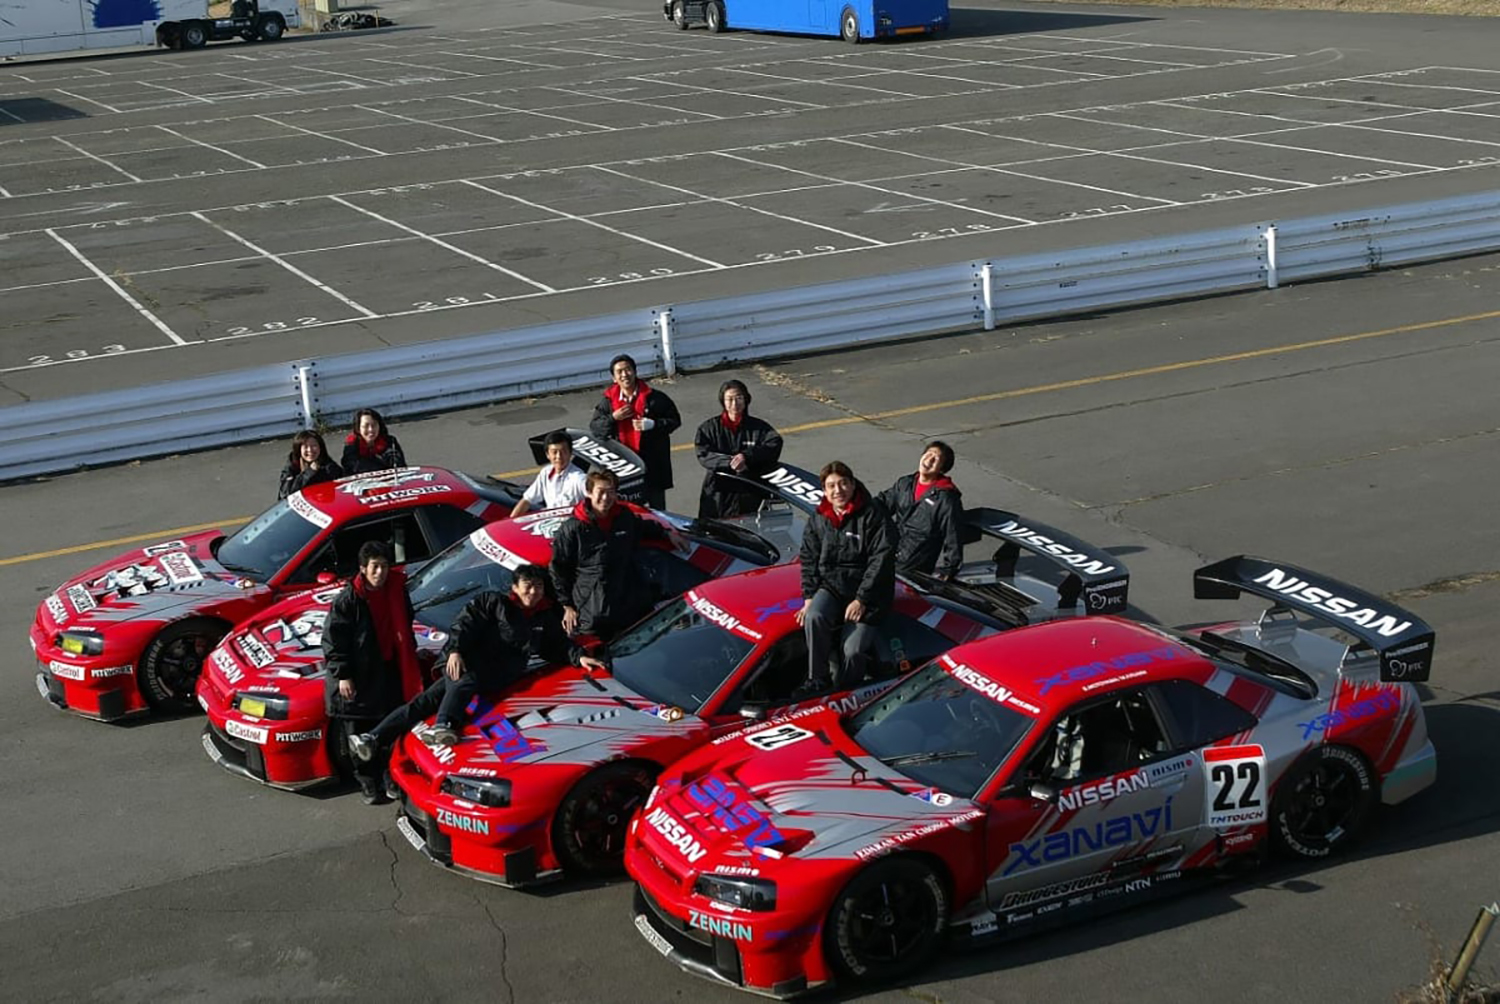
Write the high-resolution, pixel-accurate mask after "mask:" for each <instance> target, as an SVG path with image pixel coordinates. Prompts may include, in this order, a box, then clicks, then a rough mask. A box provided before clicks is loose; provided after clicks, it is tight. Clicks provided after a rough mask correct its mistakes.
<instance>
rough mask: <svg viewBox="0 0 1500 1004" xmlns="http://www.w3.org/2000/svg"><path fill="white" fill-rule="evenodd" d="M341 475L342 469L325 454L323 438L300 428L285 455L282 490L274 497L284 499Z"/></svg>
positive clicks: (309, 430)
mask: <svg viewBox="0 0 1500 1004" xmlns="http://www.w3.org/2000/svg"><path fill="white" fill-rule="evenodd" d="M343 476H344V469H343V468H342V467H340V466H339V465H338V464H337V463H336V462H334V459H333V458H332V457H330V456H329V455H328V446H327V444H325V443H324V442H323V437H322V436H321V435H319V434H318V433H316V432H314V431H313V430H312V429H303V430H302V431H301V432H299V433H297V434H296V435H295V436H293V437H292V451H291V452H290V453H288V454H287V457H286V466H285V467H283V468H282V469H281V487H280V488H279V489H278V490H277V494H276V497H277V498H279V499H284V498H286V497H287V496H288V495H290V494H292V492H300V491H301V490H302V489H304V488H306V487H307V486H308V485H315V484H317V483H318V482H320V481H336V480H337V479H339V478H341V477H343Z"/></svg>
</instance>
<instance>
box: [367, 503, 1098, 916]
mask: <svg viewBox="0 0 1500 1004" xmlns="http://www.w3.org/2000/svg"><path fill="white" fill-rule="evenodd" d="M1004 515H1009V514H1004ZM1030 527H1031V530H1032V531H1035V532H1037V533H1038V534H1040V532H1041V531H1045V530H1046V529H1047V528H1045V527H1040V526H1039V525H1037V524H1031V525H1030ZM988 529H989V528H988V527H987V526H985V527H982V528H981V532H987V531H988ZM1063 538H1065V539H1067V540H1069V541H1070V542H1072V544H1073V545H1076V546H1072V547H1070V548H1069V549H1066V551H1067V557H1064V556H1063V555H1062V554H1060V553H1058V552H1056V551H1053V552H1048V551H1047V550H1045V548H1043V547H1042V546H1040V545H1038V544H1037V543H1036V542H1035V541H1034V540H1032V541H1027V542H1026V543H1025V544H1024V546H1026V547H1027V548H1028V549H1031V550H1033V551H1036V552H1038V553H1040V554H1042V555H1043V557H1044V558H1045V560H1046V562H1047V563H1048V565H1049V568H1050V569H1051V570H1053V571H1056V572H1058V573H1059V574H1058V575H1055V576H1052V578H1061V580H1062V581H1061V582H1060V583H1057V584H1056V585H1055V586H1054V585H1053V584H1051V583H1050V582H1049V581H1048V580H1047V579H1045V578H1042V577H1035V576H1032V575H1030V574H1027V573H1022V574H1016V573H1015V569H1014V567H1013V565H1014V562H1011V563H1009V564H1003V565H1002V570H1003V571H1004V572H1005V577H1004V579H1003V580H1001V581H996V582H992V583H988V584H977V585H976V584H949V583H942V582H938V581H936V580H924V581H923V582H922V583H921V586H920V588H919V587H918V586H916V585H913V584H908V583H903V584H902V585H900V586H899V587H898V589H897V594H896V602H895V607H894V609H893V610H892V611H891V612H890V613H889V614H888V615H887V616H886V617H885V618H884V621H883V623H882V624H881V625H880V634H881V657H880V661H881V663H882V666H881V671H880V672H878V673H877V674H875V677H874V678H873V679H871V680H869V681H863V682H861V684H860V685H859V686H858V687H857V688H855V689H853V690H852V691H846V692H842V693H836V694H831V695H823V696H821V697H817V698H814V699H811V700H808V701H804V702H802V703H800V704H794V703H793V702H792V699H791V695H792V692H793V691H794V690H795V689H796V688H797V686H798V685H799V684H800V683H802V682H803V680H804V679H805V678H806V676H807V645H806V639H805V635H804V633H803V630H802V628H801V627H799V626H798V625H797V622H796V612H797V610H798V609H799V608H800V607H801V606H802V595H801V570H800V568H799V567H797V566H796V565H789V566H788V565H783V566H778V567H775V568H767V569H762V570H759V571H753V572H746V573H745V574H743V575H737V576H734V577H733V578H727V579H726V578H721V579H715V580H713V581H709V582H704V583H702V584H700V585H697V586H696V587H695V588H693V589H692V590H690V591H688V592H687V593H686V595H685V596H683V597H682V598H680V599H677V600H675V601H672V602H669V603H666V604H664V605H662V606H661V607H659V608H658V609H657V610H656V611H655V612H654V613H652V614H651V615H649V616H648V617H647V618H646V619H644V620H642V621H641V622H640V623H638V624H636V625H635V626H634V627H632V628H630V629H628V630H627V631H626V632H624V633H623V634H622V635H620V636H619V637H618V638H616V639H615V640H614V641H613V642H612V643H611V644H610V646H609V650H608V656H609V659H610V660H611V670H610V671H609V672H593V673H590V672H587V671H585V670H582V669H578V668H573V667H557V668H553V669H550V670H546V671H543V672H538V673H534V674H532V675H530V676H529V677H527V678H525V679H523V680H521V681H519V682H517V683H516V684H514V685H512V687H511V688H510V689H508V690H507V691H505V692H504V693H502V694H500V695H496V696H494V697H484V698H481V699H479V700H478V701H476V703H475V705H474V706H473V707H471V709H470V711H471V718H470V722H469V724H468V727H467V729H466V730H465V732H464V733H463V735H462V737H461V741H460V742H459V743H458V745H456V746H453V747H443V746H436V745H431V744H429V743H428V742H427V741H426V735H427V731H426V726H423V727H419V728H418V729H415V730H413V731H412V732H411V733H410V734H408V735H407V736H405V737H404V738H403V739H402V741H401V742H400V743H398V744H397V747H396V750H395V753H394V755H393V757H392V759H391V776H392V777H393V778H394V779H395V781H396V783H397V784H398V785H399V786H400V788H401V789H402V792H403V794H404V797H403V799H402V816H401V818H400V819H399V820H398V825H399V827H400V829H401V831H402V833H403V834H404V835H405V836H406V838H407V839H408V840H409V841H410V842H411V843H412V845H413V846H415V847H416V848H417V849H418V850H420V851H421V852H422V853H423V854H425V855H426V856H427V857H428V858H430V859H431V860H432V861H434V862H436V863H438V864H441V865H444V866H447V867H451V868H453V869H454V870H456V871H460V872H463V873H465V874H467V875H471V876H473V877H475V878H480V879H483V880H486V881H490V882H495V883H498V884H502V885H507V886H527V885H532V884H534V883H537V882H541V881H544V880H547V879H551V878H555V877H558V876H560V875H561V874H562V873H564V872H571V873H573V874H574V875H585V876H587V875H608V874H613V873H616V872H618V870H619V867H620V854H621V851H622V847H623V841H624V830H625V823H626V820H627V819H628V818H629V817H630V814H631V813H632V812H633V811H634V810H635V808H636V807H638V806H639V805H640V803H641V801H642V799H644V797H645V795H646V792H647V791H648V790H649V789H650V788H651V785H652V784H653V782H654V779H655V776H656V774H657V772H658V771H660V770H661V769H662V767H663V766H664V765H666V764H668V763H671V762H672V761H673V760H676V759H677V758H679V757H681V756H683V755H684V754H686V753H688V752H690V751H691V750H693V749H695V748H697V747H700V746H704V745H706V744H711V743H713V742H715V741H716V737H718V736H722V735H724V734H726V733H728V732H731V731H733V730H734V729H736V728H739V727H742V726H743V725H744V724H745V722H746V720H747V718H748V719H752V720H753V719H759V718H765V717H767V716H768V715H774V716H776V717H778V718H780V717H783V716H785V715H787V714H789V713H795V712H796V711H797V710H798V709H800V708H803V707H813V708H821V707H824V706H832V707H836V708H839V709H852V708H854V707H856V706H857V705H859V704H860V703H861V702H863V701H865V700H867V699H869V698H870V697H872V696H874V695H875V694H878V693H880V692H881V691H883V690H885V689H886V688H888V687H889V686H890V685H891V683H892V682H893V681H894V680H895V679H896V677H897V676H898V675H899V674H900V673H902V672H904V671H905V670H907V669H909V668H910V667H911V666H913V665H918V664H920V663H922V662H925V661H927V660H928V659H930V658H932V657H933V656H935V655H936V654H938V653H939V652H942V651H945V650H947V649H949V648H952V647H953V646H954V645H957V644H959V643H961V642H964V641H967V640H969V639H972V638H976V637H979V636H981V635H983V634H988V633H993V632H996V631H1001V630H1004V629H1006V628H1010V627H1014V626H1016V625H1018V624H1025V623H1029V622H1033V621H1036V620H1039V619H1047V618H1051V617H1058V616H1077V615H1082V614H1084V613H1085V612H1087V611H1088V610H1090V609H1091V608H1092V606H1093V604H1091V603H1090V602H1087V601H1084V602H1080V599H1079V598H1080V595H1081V594H1082V595H1087V596H1089V597H1093V596H1103V597H1106V598H1108V600H1109V601H1110V603H1114V602H1115V601H1118V602H1119V603H1120V604H1121V605H1123V603H1124V601H1125V596H1126V588H1127V579H1126V574H1125V572H1124V570H1123V568H1122V567H1121V566H1120V564H1119V563H1118V561H1115V560H1114V559H1112V558H1110V557H1109V556H1108V555H1107V554H1103V553H1102V552H1098V551H1095V550H1093V549H1090V548H1088V546H1087V545H1084V544H1082V543H1081V542H1078V541H1074V540H1073V538H1066V535H1063V534H1060V533H1059V534H1056V535H1055V538H1053V536H1052V535H1051V534H1049V535H1048V537H1047V538H1046V539H1048V540H1049V542H1050V540H1052V539H1063ZM1009 546H1010V544H1009V542H1007V545H1006V547H1002V551H1003V552H1004V551H1006V548H1007V547H1009ZM1080 553H1086V554H1087V555H1088V556H1089V559H1090V560H1091V561H1093V562H1095V564H1094V565H1093V566H1092V567H1090V568H1088V569H1086V570H1084V572H1083V573H1082V574H1083V575H1084V576H1086V577H1087V579H1088V582H1087V584H1084V585H1080V582H1081V581H1082V580H1080V573H1079V569H1078V567H1077V558H1078V556H1079V555H1080ZM985 567H986V568H987V569H988V573H987V577H988V578H990V579H994V578H995V572H994V568H993V567H992V566H988V565H986V566H985ZM1096 587H1104V588H1103V589H1102V591H1101V590H1100V589H1097V588H1096Z"/></svg>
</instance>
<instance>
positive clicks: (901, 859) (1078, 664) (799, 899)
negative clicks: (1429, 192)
mask: <svg viewBox="0 0 1500 1004" xmlns="http://www.w3.org/2000/svg"><path fill="white" fill-rule="evenodd" d="M1195 586H1196V591H1197V594H1198V596H1199V597H1200V598H1215V597H1226V598H1227V597H1235V596H1238V595H1239V594H1240V593H1241V592H1242V591H1243V592H1248V593H1253V594H1255V595H1258V596H1262V597H1266V598H1268V599H1270V600H1271V601H1272V603H1273V606H1272V607H1271V609H1270V610H1268V611H1267V612H1266V613H1265V614H1264V615H1263V616H1262V617H1261V618H1260V619H1259V620H1258V621H1251V622H1248V623H1230V624H1221V625H1217V626H1214V627H1211V628H1197V629H1194V630H1192V631H1171V630H1166V629H1161V628H1156V627H1151V626H1147V625H1142V624H1138V623H1134V622H1131V621H1127V620H1122V619H1119V618H1115V617H1102V618H1091V619H1088V620H1073V621H1063V622H1057V623H1050V624H1042V625H1039V626H1036V627H1031V628H1026V629H1023V630H1018V631H1012V632H1008V633H1006V634H1004V635H1000V636H997V637H993V638H986V639H983V640H981V641H976V642H973V643H970V644H967V645H963V646H961V647H959V648H955V649H953V650H952V651H950V652H948V653H947V654H945V655H943V656H941V657H939V658H938V659H936V660H934V661H933V662H931V663H929V664H927V665H926V666H925V667H923V668H921V669H919V670H917V671H916V672H915V673H912V674H911V675H910V676H907V677H906V678H905V679H904V680H902V681H901V682H900V683H898V684H897V685H896V686H895V687H894V688H893V689H892V690H891V691H890V692H889V693H887V694H886V695H884V696H883V697H881V698H880V699H878V700H876V701H875V702H873V703H871V704H869V705H867V706H865V707H863V708H862V709H860V710H859V711H857V712H855V713H853V714H840V713H839V712H838V711H835V710H828V711H819V712H815V713H811V714H806V715H800V716H797V717H795V718H793V719H791V720H786V721H781V722H771V723H766V724H762V725H758V726H754V727H751V728H747V729H742V730H741V731H739V732H737V733H734V734H731V735H728V736H724V737H721V738H720V739H719V740H718V741H717V742H716V743H715V744H714V745H712V746H710V747H707V748H704V749H702V750H700V751H699V752H698V753H696V754H694V755H692V756H689V757H687V758H685V759H683V760H681V761H679V762H678V763H676V764H674V765H673V766H672V767H671V768H670V769H669V770H668V771H667V772H665V773H664V774H663V775H662V776H661V780H660V782H659V784H658V785H657V787H656V788H654V789H653V790H652V792H651V795H650V797H649V798H648V799H647V801H646V803H645V805H644V806H643V807H642V809H641V811H640V813H639V814H637V815H636V816H635V817H634V818H633V819H632V821H631V823H630V826H629V835H628V837H627V841H626V848H625V864H626V867H627V869H628V870H629V872H630V875H631V877H632V878H634V879H635V881H636V883H637V888H636V898H635V923H636V927H637V928H638V929H639V930H640V932H641V934H642V935H643V936H644V937H645V939H646V940H647V942H649V943H650V944H651V945H652V946H653V947H654V948H655V949H656V950H657V951H659V952H661V954H662V955H664V956H666V957H667V958H669V959H670V960H672V961H673V962H675V963H676V964H677V965H678V966H680V967H682V968H683V969H686V970H688V971H691V972H694V973H697V974H700V975H703V976H707V977H709V978H711V979H714V980H717V981H720V982H722V983H726V984H729V985H732V986H736V987H741V988H744V989H747V990H753V991H755V992H757V993H762V994H768V995H770V996H774V997H788V996H792V995H795V994H798V993H801V992H803V991H806V990H811V989H813V988H816V987H819V986H823V985H826V984H829V983H830V982H835V981H849V982H865V983H872V984H876V985H885V984H887V982H888V981H891V980H897V979H901V978H903V977H904V976H906V975H907V974H909V973H910V972H911V971H913V970H914V969H916V968H917V967H918V966H920V965H921V964H922V963H924V962H926V961H927V960H929V959H930V958H931V957H932V956H933V955H934V954H935V953H936V952H937V950H938V949H939V946H940V944H941V943H942V940H943V938H944V936H945V935H947V934H952V935H954V936H956V937H957V938H961V939H963V940H965V941H976V940H979V939H984V938H990V937H995V938H999V937H1004V936H1007V935H1011V934H1014V933H1017V932H1020V931H1023V930H1026V929H1029V928H1033V927H1035V926H1038V925H1042V924H1050V923H1058V922H1064V921H1068V920H1072V919H1074V918H1077V917H1079V916H1082V915H1085V914H1087V913H1090V912H1094V911H1097V910H1101V909H1111V908H1113V907H1115V906H1118V905H1122V904H1125V903H1128V902H1132V901H1135V900H1139V899H1141V898H1143V897H1146V896H1151V895H1154V894H1158V893H1165V892H1168V891H1171V890H1172V889H1174V888H1177V887H1180V886H1183V885H1185V884H1186V882H1187V880H1188V879H1190V878H1194V877H1206V876H1210V875H1213V874H1215V873H1217V872H1220V871H1223V870H1225V869H1226V868H1228V867H1230V866H1232V865H1235V864H1238V863H1242V862H1243V863H1248V862H1251V861H1253V860H1255V859H1256V858H1258V857H1259V856H1260V853H1261V852H1262V850H1263V849H1275V850H1280V851H1283V852H1286V853H1289V854H1292V855H1300V856H1302V857H1306V858H1320V857H1322V856H1324V855H1327V854H1329V853H1331V852H1334V851H1336V850H1339V849H1341V848H1342V847H1343V846H1344V845H1345V844H1347V843H1348V842H1349V841H1350V840H1352V839H1354V838H1355V837H1356V836H1357V835H1358V834H1359V833H1360V831H1361V830H1362V829H1363V828H1364V826H1365V824H1367V823H1368V822H1369V821H1370V820H1371V818H1372V816H1373V814H1374V811H1375V809H1376V807H1377V806H1378V805H1379V803H1381V802H1385V803H1387V804H1391V803H1396V802H1400V801H1402V800H1404V799H1406V798H1409V797H1410V796H1412V795H1413V794H1415V793H1416V792H1418V791H1420V790H1422V789H1423V788H1425V787H1427V786H1428V785H1430V784H1431V783H1432V782H1433V780H1434V778H1435V773H1436V762H1435V757H1434V753H1433V747H1432V744H1431V743H1430V742H1429V741H1428V738H1427V731H1426V726H1425V724H1424V720H1423V715H1422V709H1421V706H1420V704H1419V703H1418V695H1417V693H1416V691H1415V689H1414V688H1413V687H1412V686H1411V684H1412V683H1414V682H1419V681H1421V680H1425V679H1426V678H1427V673H1428V669H1429V667H1430V665H1431V659H1432V652H1433V644H1434V634H1433V631H1432V629H1431V628H1429V627H1428V626H1427V625H1426V624H1424V623H1423V622H1422V621H1421V620H1419V619H1418V618H1417V617H1415V616H1414V615H1412V614H1410V613H1408V612H1407V611H1405V610H1403V609H1401V608H1399V607H1397V606H1394V605H1393V604H1391V603H1389V602H1388V601H1385V600H1382V599H1379V598H1377V597H1375V596H1372V595H1370V594H1368V593H1365V592H1362V591H1360V590H1358V589H1355V588H1353V587H1352V586H1348V585H1345V584H1343V583H1341V582H1338V581H1335V580H1332V579H1328V578H1326V577H1324V576H1319V575H1316V574H1314V573H1311V572H1307V571H1304V570H1302V569H1299V568H1296V567H1294V566H1291V565H1282V564H1276V563H1273V562H1268V561H1264V560H1261V559H1256V558H1247V557H1238V558H1231V559H1228V560H1226V561H1223V562H1219V563H1217V564H1214V565H1210V566H1208V567H1206V568H1202V569H1199V571H1198V572H1197V573H1196V576H1195ZM1307 618H1310V619H1312V621H1313V622H1314V624H1315V626H1314V627H1309V626H1307V623H1308V622H1307V620H1306V619H1307ZM1335 631H1337V632H1342V633H1343V635H1346V636H1349V637H1352V638H1354V639H1357V641H1356V643H1355V644H1353V645H1347V644H1345V643H1343V642H1342V641H1340V640H1338V639H1337V638H1335V637H1331V636H1330V635H1331V634H1333V633H1334V632H1335ZM520 790H521V789H520V785H519V783H518V785H517V794H519V792H520ZM456 815H457V814H456ZM458 818H467V817H466V816H462V815H460V816H459V817H458Z"/></svg>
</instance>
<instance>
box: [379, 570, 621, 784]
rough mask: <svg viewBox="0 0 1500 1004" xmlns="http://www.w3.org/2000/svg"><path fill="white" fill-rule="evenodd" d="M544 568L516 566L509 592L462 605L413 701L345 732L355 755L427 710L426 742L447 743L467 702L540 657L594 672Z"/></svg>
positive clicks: (598, 665) (382, 746)
mask: <svg viewBox="0 0 1500 1004" xmlns="http://www.w3.org/2000/svg"><path fill="white" fill-rule="evenodd" d="M549 585H550V583H549V581H548V576H547V570H546V569H545V568H543V567H542V566H541V565H522V566H521V567H520V568H517V569H516V571H515V574H514V577H513V578H512V580H511V587H510V592H508V593H501V592H498V591H496V590H486V591H485V592H482V593H480V594H479V595H478V596H476V597H474V598H473V599H472V600H470V601H469V602H468V603H466V604H465V605H464V608H463V610H462V611H460V612H459V615H458V617H457V619H455V620H454V622H453V628H452V630H451V631H450V632H449V635H448V643H447V644H446V645H445V646H444V647H443V655H444V657H445V661H444V664H443V673H442V675H440V676H439V677H438V678H437V679H436V680H434V681H433V682H432V685H431V686H429V687H428V688H427V689H426V690H424V691H423V692H422V693H421V694H419V695H418V696H417V697H416V698H414V699H413V700H410V701H408V702H407V703H405V704H403V705H402V706H401V707H399V708H397V709H396V710H395V711H392V712H391V713H390V714H388V715H386V716H385V718H383V719H382V720H381V722H380V724H379V725H377V726H375V727H374V728H373V729H371V730H370V731H369V732H364V733H361V734H359V735H354V736H350V737H349V749H350V751H351V752H353V754H354V755H355V757H356V758H358V759H359V760H361V761H363V762H370V761H372V760H374V758H375V757H376V756H377V755H379V754H381V753H382V752H384V751H385V750H386V748H387V747H389V746H390V745H391V744H392V743H394V742H395V741H396V740H397V739H399V738H401V736H403V735H405V734H406V733H407V732H409V731H411V729H412V728H413V727H415V726H416V725H418V724H420V723H421V722H423V721H426V719H427V718H428V716H430V715H432V714H433V712H436V713H437V718H436V719H435V720H434V721H433V728H432V729H431V731H429V732H428V733H427V735H426V739H427V741H428V742H432V743H436V744H438V745H440V746H452V745H453V744H454V743H456V742H458V736H459V733H461V732H462V731H463V728H464V722H465V720H466V719H467V717H468V707H469V702H470V701H471V700H473V699H474V696H475V695H476V694H479V693H481V692H482V693H487V694H488V693H494V692H495V691H498V690H500V689H501V688H503V687H505V686H506V685H508V684H510V683H512V682H514V681H515V680H518V679H520V678H521V677H522V676H523V675H525V673H526V672H527V671H528V669H530V667H531V661H532V660H533V659H535V658H540V659H542V660H543V661H544V662H546V663H568V664H569V665H574V666H583V667H584V668H586V669H602V668H603V667H604V663H603V662H601V661H599V660H598V659H595V658H594V657H593V656H590V655H588V654H587V653H586V652H585V651H584V650H583V649H582V648H580V647H579V646H577V645H575V644H573V643H572V642H571V641H569V639H568V636H567V633H566V632H564V631H563V628H562V610H561V609H560V608H559V607H558V606H557V604H555V603H553V602H552V599H551V598H550V597H549V596H548V595H547V589H548V586H549Z"/></svg>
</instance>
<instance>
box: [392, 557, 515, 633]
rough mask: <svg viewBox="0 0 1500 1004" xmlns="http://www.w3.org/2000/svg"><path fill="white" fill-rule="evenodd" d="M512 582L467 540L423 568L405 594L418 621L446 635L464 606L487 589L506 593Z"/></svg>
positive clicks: (506, 570)
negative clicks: (408, 595)
mask: <svg viewBox="0 0 1500 1004" xmlns="http://www.w3.org/2000/svg"><path fill="white" fill-rule="evenodd" d="M513 580H514V575H513V574H512V572H511V570H510V569H509V568H506V567H505V566H504V565H500V564H497V563H495V562H494V561H492V560H491V559H490V558H488V557H486V556H485V555H483V554H481V553H480V551H479V549H478V548H477V547H475V546H474V545H473V544H472V543H470V542H469V539H468V538H467V537H466V538H464V539H463V540H460V541H459V542H458V543H456V544H453V545H452V546H450V547H449V548H448V550H446V551H444V552H443V553H442V554H439V555H438V556H437V557H436V558H433V559H432V560H431V561H429V562H428V563H427V564H426V565H424V566H422V570H421V571H420V572H418V573H417V574H416V575H413V576H412V577H411V579H410V580H409V582H408V584H407V591H408V592H409V593H410V594H411V608H412V613H414V614H416V616H417V620H419V621H421V622H422V623H423V624H426V625H429V626H430V627H435V628H439V629H440V630H443V631H446V630H448V628H450V627H452V626H453V621H454V619H455V618H457V617H458V612H459V611H460V610H462V609H463V608H464V604H465V603H467V602H469V601H470V600H471V599H473V598H474V597H475V596H478V595H479V594H480V593H482V592H484V591H485V590H487V589H493V590H495V591H496V592H501V593H508V592H510V587H511V583H512V581H513Z"/></svg>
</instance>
